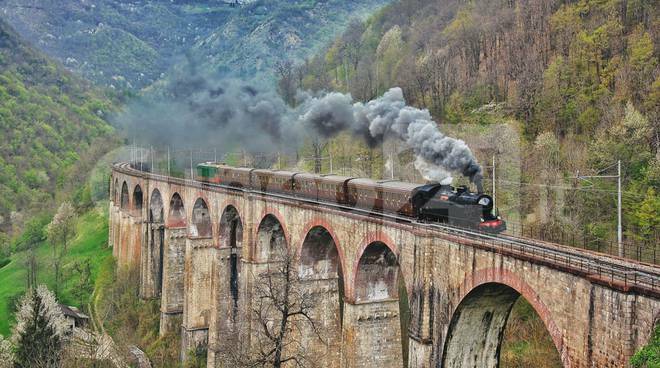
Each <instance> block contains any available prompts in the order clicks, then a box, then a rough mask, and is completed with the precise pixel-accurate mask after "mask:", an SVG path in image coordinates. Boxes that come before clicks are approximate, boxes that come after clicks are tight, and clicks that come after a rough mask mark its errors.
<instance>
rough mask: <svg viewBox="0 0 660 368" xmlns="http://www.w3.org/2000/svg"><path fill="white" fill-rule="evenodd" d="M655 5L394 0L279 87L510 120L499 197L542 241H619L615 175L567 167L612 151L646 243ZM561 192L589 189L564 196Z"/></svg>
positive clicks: (656, 92)
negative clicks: (590, 177) (511, 151)
mask: <svg viewBox="0 0 660 368" xmlns="http://www.w3.org/2000/svg"><path fill="white" fill-rule="evenodd" d="M659 12H660V6H659V5H658V2H653V1H648V0H628V1H625V0H598V1H588V0H579V1H573V2H563V1H545V0H529V1H504V0H501V1H468V2H465V1H457V0H442V1H430V0H400V1H397V2H395V3H393V4H391V5H390V6H387V7H386V8H385V9H384V10H383V11H382V12H380V13H379V14H377V15H376V16H374V17H372V18H371V19H370V20H369V21H368V22H366V23H364V24H355V25H353V26H351V27H349V28H348V30H347V31H346V32H345V33H344V34H343V35H342V36H341V37H339V38H337V39H336V40H335V41H334V42H333V43H332V44H330V45H329V46H328V47H327V48H326V49H325V50H324V52H322V53H320V54H319V55H317V56H316V57H314V58H313V59H311V60H309V61H308V62H307V63H305V64H303V65H301V66H300V67H299V72H298V73H291V74H290V75H289V78H288V80H287V79H283V80H282V81H280V87H281V88H282V89H283V90H285V91H287V90H289V91H295V89H297V88H300V87H302V88H304V89H341V90H347V91H350V92H351V93H352V94H353V96H355V97H356V98H358V99H362V100H368V99H371V98H373V97H374V96H376V95H379V94H382V93H383V92H384V91H385V90H386V89H387V88H389V87H391V86H401V87H402V88H403V89H404V94H405V96H406V98H407V99H408V101H409V102H410V103H412V104H413V105H416V106H420V107H425V108H428V109H429V110H430V111H431V113H432V114H433V115H434V117H435V118H436V120H437V121H438V122H440V123H445V124H459V123H470V124H471V125H476V124H478V125H482V126H487V125H489V124H495V123H504V124H508V125H511V126H514V128H515V129H519V130H520V132H521V133H522V140H521V141H520V142H519V146H520V148H521V157H520V165H519V170H520V171H521V179H522V182H521V183H518V182H514V183H512V181H514V179H511V178H506V177H504V178H502V180H501V181H500V182H499V183H498V184H499V185H501V186H502V187H501V188H500V189H501V191H500V193H501V195H502V196H503V198H506V196H507V193H509V194H510V196H511V197H516V198H520V206H519V207H518V208H515V209H513V210H512V212H511V213H512V214H514V213H513V212H515V216H516V217H520V218H521V222H524V221H526V222H527V224H526V225H532V226H538V225H539V224H543V226H544V229H550V231H551V233H553V234H550V236H551V237H552V236H560V235H561V234H559V232H561V231H562V229H563V230H568V232H569V233H574V232H578V233H582V234H584V235H586V236H589V237H594V238H595V239H596V243H593V244H591V245H592V246H593V247H601V246H606V245H605V244H601V243H598V241H599V239H600V240H612V239H613V237H614V235H615V229H616V216H615V214H616V196H615V189H616V188H615V183H614V182H613V181H607V180H597V181H593V183H575V182H573V181H570V180H569V179H568V178H570V177H571V176H574V175H575V172H576V171H577V170H580V171H581V172H582V173H587V172H588V173H598V172H606V173H609V174H616V170H615V168H614V171H613V170H612V164H616V161H617V160H619V159H620V160H621V161H622V167H623V175H624V185H625V188H624V189H625V191H624V207H625V211H624V216H625V217H626V218H625V219H624V227H625V230H626V231H627V240H630V241H632V240H640V239H642V240H643V241H648V242H652V241H654V240H655V238H654V237H657V235H654V234H653V233H654V232H656V234H657V230H656V226H657V225H658V222H657V220H653V219H652V218H653V217H654V216H652V215H650V214H651V212H652V211H656V213H657V211H658V210H660V200H659V199H658V196H657V194H656V191H655V190H654V188H655V189H657V188H658V187H659V186H660V155H659V153H658V145H659V143H660V129H659V124H660V63H659V61H658V56H659V55H660V42H659V39H660V19H659V17H658V14H659ZM298 75H301V77H298ZM285 94H286V93H285ZM467 138H468V139H470V137H467ZM501 153H502V152H501V151H500V147H498V146H497V142H496V141H494V142H493V144H492V146H491V147H486V149H485V150H482V152H477V154H478V155H480V156H481V161H482V162H484V161H485V162H490V160H491V157H492V156H491V155H493V154H494V155H496V156H497V155H498V154H501ZM498 159H505V157H501V156H500V157H499V158H498ZM603 170H604V171H603ZM571 186H576V188H580V187H585V188H581V189H583V190H580V191H572V190H564V188H569V189H570V187H571ZM586 186H589V188H586ZM500 205H501V206H502V208H507V207H511V208H512V206H514V205H515V204H514V203H507V202H506V201H502V202H500ZM516 206H517V205H516ZM655 217H657V216H655ZM599 249H600V248H599Z"/></svg>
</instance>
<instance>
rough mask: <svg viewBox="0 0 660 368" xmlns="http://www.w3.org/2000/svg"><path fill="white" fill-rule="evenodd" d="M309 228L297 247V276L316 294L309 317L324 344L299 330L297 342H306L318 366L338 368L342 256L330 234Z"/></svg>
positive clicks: (317, 226)
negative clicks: (299, 338)
mask: <svg viewBox="0 0 660 368" xmlns="http://www.w3.org/2000/svg"><path fill="white" fill-rule="evenodd" d="M311 225H312V226H311V228H309V229H307V232H306V235H305V238H304V239H303V242H302V244H301V246H300V256H299V260H300V264H299V275H300V280H301V284H302V287H303V288H305V289H306V290H308V291H309V292H311V293H312V294H314V295H316V299H315V305H314V310H313V314H314V315H315V316H316V320H317V322H318V323H319V325H320V326H323V335H324V342H325V343H324V344H320V345H315V344H314V343H313V342H315V341H318V340H317V339H316V332H315V331H312V330H311V329H310V330H303V331H302V335H303V337H302V339H301V341H304V342H309V343H310V346H307V347H306V349H309V350H310V351H311V352H312V354H314V355H315V356H318V358H317V359H318V361H317V363H319V365H320V366H324V367H338V366H339V364H340V361H341V354H340V352H341V341H342V325H343V319H344V299H345V298H344V296H345V291H344V267H343V262H342V258H343V257H342V256H341V254H340V248H339V244H338V243H337V240H336V238H335V236H334V234H332V233H331V232H330V231H329V230H328V229H327V228H326V227H325V226H322V225H320V224H318V223H316V224H314V223H312V224H311ZM318 290H323V291H324V292H320V293H319V292H318ZM315 292H316V293H315Z"/></svg>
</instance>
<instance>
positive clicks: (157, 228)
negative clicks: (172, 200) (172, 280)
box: [148, 189, 165, 296]
mask: <svg viewBox="0 0 660 368" xmlns="http://www.w3.org/2000/svg"><path fill="white" fill-rule="evenodd" d="M164 217H165V214H164V206H163V197H162V196H161V195H160V191H159V190H158V189H154V190H153V191H152V192H151V197H150V200H149V230H148V231H149V263H148V264H149V272H150V273H151V275H152V277H153V283H154V289H153V290H154V293H153V294H154V296H159V295H161V293H162V290H163V259H164V254H165V249H164V248H165V226H164V224H163V221H164Z"/></svg>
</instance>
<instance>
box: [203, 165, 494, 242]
mask: <svg viewBox="0 0 660 368" xmlns="http://www.w3.org/2000/svg"><path fill="white" fill-rule="evenodd" d="M197 179H198V180H200V181H204V182H208V183H215V184H223V185H227V186H230V187H236V188H247V189H250V190H254V191H260V192H264V193H278V194H285V195H291V196H296V197H301V198H305V199H310V200H316V201H325V202H332V203H338V204H341V205H343V206H349V207H355V208H359V209H364V210H369V211H372V212H382V213H390V214H396V215H403V216H408V217H413V218H418V219H421V220H427V221H434V222H441V223H446V224H449V225H453V226H458V227H466V228H471V229H477V230H480V231H485V232H491V233H499V232H502V231H504V230H505V229H506V222H504V221H503V220H502V219H501V218H500V217H499V216H495V215H494V214H493V199H492V198H491V197H490V196H488V195H486V194H483V193H474V192H470V191H469V190H468V188H467V187H464V186H463V187H459V188H454V187H452V186H449V185H441V184H426V185H422V186H420V185H419V184H412V183H406V182H400V181H394V180H382V181H376V180H371V179H364V178H353V177H347V176H339V175H315V174H308V173H298V172H291V171H282V170H263V169H252V168H242V167H232V166H228V165H224V164H218V163H211V162H209V163H203V164H199V165H197Z"/></svg>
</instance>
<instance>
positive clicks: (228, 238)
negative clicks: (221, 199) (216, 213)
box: [218, 205, 243, 322]
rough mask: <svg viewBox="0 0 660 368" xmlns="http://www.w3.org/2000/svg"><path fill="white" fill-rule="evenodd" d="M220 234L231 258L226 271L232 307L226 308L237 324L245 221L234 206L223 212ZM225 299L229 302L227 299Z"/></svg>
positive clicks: (221, 240)
mask: <svg viewBox="0 0 660 368" xmlns="http://www.w3.org/2000/svg"><path fill="white" fill-rule="evenodd" d="M218 234H219V243H220V248H225V249H226V248H229V257H228V259H227V264H226V271H225V273H226V274H229V275H228V277H225V279H228V280H229V294H230V295H231V305H230V306H229V305H227V306H225V310H226V315H229V316H230V317H231V321H232V322H236V318H237V317H238V295H239V293H238V291H239V286H238V285H239V284H238V283H239V275H240V267H241V252H240V250H239V249H240V248H241V247H242V245H243V221H242V220H241V216H240V214H239V213H238V210H237V209H236V207H234V205H228V206H227V207H226V208H225V209H224V211H223V212H222V216H221V217H220V224H219V228H218ZM223 289H224V288H223ZM223 299H224V300H225V301H228V300H227V298H223Z"/></svg>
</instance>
